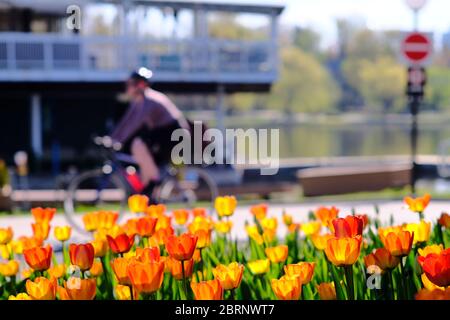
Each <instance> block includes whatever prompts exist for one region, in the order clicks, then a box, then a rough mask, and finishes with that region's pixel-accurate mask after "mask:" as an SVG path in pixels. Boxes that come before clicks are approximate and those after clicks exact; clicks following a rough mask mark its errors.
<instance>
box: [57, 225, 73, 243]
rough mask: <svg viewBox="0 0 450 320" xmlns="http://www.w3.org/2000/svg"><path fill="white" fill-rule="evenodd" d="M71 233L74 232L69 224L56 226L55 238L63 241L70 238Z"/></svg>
mask: <svg viewBox="0 0 450 320" xmlns="http://www.w3.org/2000/svg"><path fill="white" fill-rule="evenodd" d="M71 233H72V228H71V227H69V226H65V227H55V231H54V234H55V238H56V239H57V240H58V241H61V242H64V241H67V240H69V239H70V234H71Z"/></svg>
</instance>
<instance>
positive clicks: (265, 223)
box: [260, 218, 278, 231]
mask: <svg viewBox="0 0 450 320" xmlns="http://www.w3.org/2000/svg"><path fill="white" fill-rule="evenodd" d="M260 224H261V227H262V228H263V230H264V231H276V230H277V228H278V220H277V218H264V219H262V220H261V221H260Z"/></svg>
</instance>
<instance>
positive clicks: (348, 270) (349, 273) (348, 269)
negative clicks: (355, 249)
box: [344, 266, 355, 300]
mask: <svg viewBox="0 0 450 320" xmlns="http://www.w3.org/2000/svg"><path fill="white" fill-rule="evenodd" d="M344 271H345V278H346V281H347V293H348V299H349V300H355V285H354V283H353V266H345V267H344Z"/></svg>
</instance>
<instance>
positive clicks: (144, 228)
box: [136, 217, 158, 237]
mask: <svg viewBox="0 0 450 320" xmlns="http://www.w3.org/2000/svg"><path fill="white" fill-rule="evenodd" d="M157 221H158V220H157V219H156V218H152V217H144V218H140V219H139V220H138V221H137V224H136V231H137V234H138V235H139V236H141V237H151V236H152V235H153V234H154V233H155V228H156V223H157Z"/></svg>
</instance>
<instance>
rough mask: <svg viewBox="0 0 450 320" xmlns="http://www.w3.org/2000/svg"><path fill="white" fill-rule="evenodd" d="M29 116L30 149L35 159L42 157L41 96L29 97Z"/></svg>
mask: <svg viewBox="0 0 450 320" xmlns="http://www.w3.org/2000/svg"><path fill="white" fill-rule="evenodd" d="M30 102H31V103H30V114H31V137H30V138H31V149H32V150H33V153H34V155H35V157H36V158H41V157H42V155H43V148H42V104H41V96H40V95H39V94H37V93H35V94H33V95H32V96H31V101H30Z"/></svg>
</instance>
